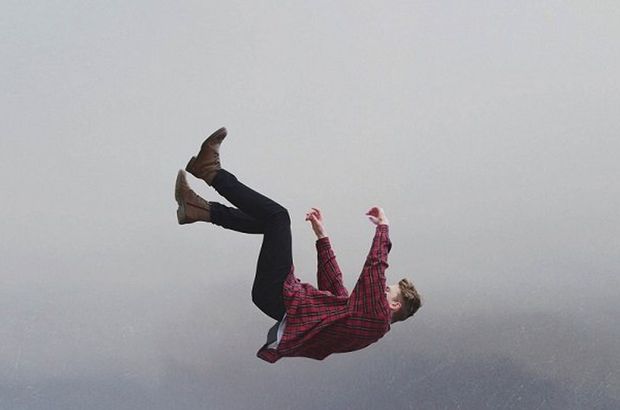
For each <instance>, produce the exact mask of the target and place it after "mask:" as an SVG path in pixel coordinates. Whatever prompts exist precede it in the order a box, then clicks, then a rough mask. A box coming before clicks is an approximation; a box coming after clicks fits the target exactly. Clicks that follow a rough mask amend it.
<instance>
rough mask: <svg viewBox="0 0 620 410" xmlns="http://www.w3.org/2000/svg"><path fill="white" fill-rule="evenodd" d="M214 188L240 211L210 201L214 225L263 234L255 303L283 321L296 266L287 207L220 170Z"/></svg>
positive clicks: (255, 278) (254, 296) (257, 268)
mask: <svg viewBox="0 0 620 410" xmlns="http://www.w3.org/2000/svg"><path fill="white" fill-rule="evenodd" d="M212 186H213V188H215V190H216V191H217V192H218V193H219V194H220V195H222V196H223V197H224V198H226V199H227V200H228V201H230V203H231V204H233V205H234V206H236V207H237V208H231V207H228V206H225V205H222V204H219V203H217V202H209V204H210V207H211V222H212V223H214V224H216V225H219V226H221V227H223V228H226V229H231V230H233V231H237V232H243V233H249V234H263V244H262V245H261V249H260V254H259V256H258V263H257V266H256V276H255V277H254V284H253V285H252V301H253V302H254V304H255V305H256V306H258V308H259V309H260V310H261V311H263V312H264V313H265V314H267V315H268V316H270V317H272V318H273V319H275V320H278V321H279V320H282V317H283V316H284V313H285V312H286V309H285V307H284V302H283V300H282V286H283V284H284V281H285V280H286V277H287V276H288V274H289V272H290V271H291V267H292V266H293V254H292V244H291V242H292V240H291V220H290V217H289V214H288V211H287V210H286V208H284V207H283V206H282V205H280V204H278V203H276V202H275V201H273V200H271V199H269V198H267V197H266V196H264V195H262V194H259V193H258V192H256V191H254V190H252V189H250V188H248V187H247V186H245V185H243V184H242V183H241V182H239V181H238V180H237V178H236V177H235V176H234V175H233V174H231V173H230V172H228V171H226V170H224V169H222V170H219V171H218V173H217V175H216V176H215V178H214V179H213V183H212Z"/></svg>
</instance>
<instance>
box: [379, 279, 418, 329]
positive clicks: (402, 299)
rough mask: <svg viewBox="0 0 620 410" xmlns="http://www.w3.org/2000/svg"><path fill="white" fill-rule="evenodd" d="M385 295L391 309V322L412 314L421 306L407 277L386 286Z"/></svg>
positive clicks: (416, 292)
mask: <svg viewBox="0 0 620 410" xmlns="http://www.w3.org/2000/svg"><path fill="white" fill-rule="evenodd" d="M385 295H386V297H387V300H388V304H389V305H390V310H391V311H392V323H395V322H400V321H402V320H405V319H407V318H409V317H410V316H413V314H414V313H415V312H417V311H418V309H420V306H422V300H421V299H420V295H419V294H418V291H417V290H416V288H415V286H413V283H412V282H410V281H409V280H407V279H401V280H400V282H398V284H395V285H389V286H386V288H385Z"/></svg>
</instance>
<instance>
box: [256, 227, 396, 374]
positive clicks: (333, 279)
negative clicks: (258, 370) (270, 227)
mask: <svg viewBox="0 0 620 410" xmlns="http://www.w3.org/2000/svg"><path fill="white" fill-rule="evenodd" d="M391 248H392V243H391V241H390V238H389V234H388V226H387V225H378V226H377V228H376V231H375V236H374V238H373V241H372V246H371V248H370V252H369V253H368V257H367V258H366V262H365V263H364V268H363V270H362V273H361V275H360V277H359V279H358V280H357V284H356V285H355V288H354V289H353V292H351V295H349V294H348V292H347V290H346V288H345V287H344V285H343V284H342V272H341V271H340V268H339V267H338V263H337V262H336V256H335V255H334V252H333V250H332V247H331V244H330V242H329V238H322V239H319V240H318V241H317V242H316V249H317V255H318V271H317V283H318V289H317V288H315V287H314V286H312V285H311V284H309V283H301V281H300V280H299V279H297V278H296V277H295V274H294V267H291V272H290V273H289V275H288V277H287V279H286V281H285V283H284V288H283V290H282V297H283V299H284V304H285V306H286V315H287V316H286V329H285V331H284V334H283V336H282V339H281V340H280V343H279V345H278V347H277V348H276V349H270V348H268V347H267V345H264V346H263V347H262V348H261V349H260V350H259V351H258V353H257V356H258V357H259V358H261V359H263V360H265V361H267V362H270V363H274V362H276V361H277V360H279V359H280V358H282V357H292V356H302V357H309V358H312V359H317V360H323V359H325V358H326V357H327V356H329V355H330V354H332V353H343V352H351V351H354V350H359V349H363V348H364V347H366V346H368V345H370V344H372V343H374V342H376V341H377V340H379V339H380V338H381V337H383V335H384V334H386V333H387V332H388V331H389V330H390V319H391V312H390V309H389V306H388V302H387V298H386V295H385V287H386V283H385V270H386V269H387V267H388V263H387V257H388V253H389V251H390V249H391Z"/></svg>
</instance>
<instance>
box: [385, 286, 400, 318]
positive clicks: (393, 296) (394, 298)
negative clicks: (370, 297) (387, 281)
mask: <svg viewBox="0 0 620 410" xmlns="http://www.w3.org/2000/svg"><path fill="white" fill-rule="evenodd" d="M385 296H386V297H387V301H388V304H389V305H390V309H392V311H397V310H399V309H400V307H401V304H402V298H401V296H400V287H399V286H398V284H395V285H388V286H386V287H385Z"/></svg>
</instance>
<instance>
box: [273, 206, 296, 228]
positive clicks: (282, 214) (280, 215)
mask: <svg viewBox="0 0 620 410" xmlns="http://www.w3.org/2000/svg"><path fill="white" fill-rule="evenodd" d="M270 220H271V222H272V223H279V224H282V225H290V224H291V217H290V215H289V213H288V210H287V209H286V208H284V207H280V208H279V209H278V210H277V211H275V212H274V213H273V214H271V217H270Z"/></svg>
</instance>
